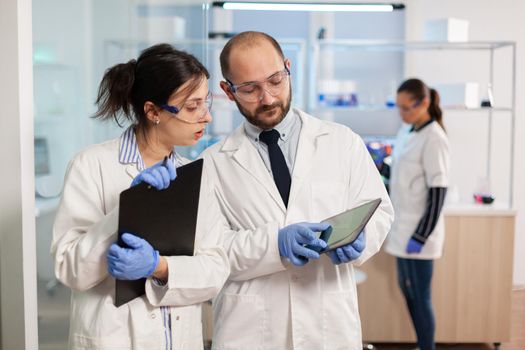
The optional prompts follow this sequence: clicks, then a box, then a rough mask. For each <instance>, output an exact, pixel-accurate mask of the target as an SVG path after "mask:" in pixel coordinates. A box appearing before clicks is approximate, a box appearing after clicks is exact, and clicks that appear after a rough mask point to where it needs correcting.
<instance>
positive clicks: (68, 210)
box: [51, 139, 229, 350]
mask: <svg viewBox="0 0 525 350" xmlns="http://www.w3.org/2000/svg"><path fill="white" fill-rule="evenodd" d="M118 152H119V139H115V140H112V141H108V142H106V143H103V144H99V145H94V146H91V147H89V148H88V149H86V150H85V151H83V152H81V153H79V154H78V155H77V156H76V157H75V158H74V159H73V160H72V161H71V163H70V165H69V168H68V171H67V174H66V180H65V186H64V191H63V195H62V199H61V202H60V206H59V209H58V213H57V217H56V220H55V225H54V230H53V242H52V247H51V253H52V254H53V256H54V259H55V274H56V277H57V278H58V279H59V280H60V281H61V282H62V283H63V284H65V285H66V286H68V287H70V288H71V289H72V297H71V318H70V334H69V348H71V349H90V350H92V349H108V350H109V349H111V350H114V349H147V350H154V349H155V350H157V349H159V350H161V349H162V350H165V333H164V325H163V318H162V316H161V312H160V308H159V306H175V307H172V308H171V320H172V323H171V324H172V339H173V349H188V350H193V349H202V347H203V344H202V327H201V306H200V303H201V302H203V301H205V300H208V299H210V298H212V297H214V296H215V295H216V294H217V293H218V291H219V290H220V288H221V287H222V285H223V283H224V281H225V280H226V278H227V276H228V274H229V266H228V258H227V255H226V253H225V252H224V250H223V249H222V248H220V247H219V245H218V242H219V241H220V240H219V234H220V231H218V226H217V225H216V223H217V218H218V217H219V216H220V212H219V210H218V207H217V202H216V200H215V197H214V196H213V192H212V191H210V190H209V188H210V187H209V185H208V178H207V176H206V174H203V180H202V185H201V186H202V187H201V196H200V203H199V215H198V222H197V234H196V240H195V256H194V257H188V256H174V257H168V258H167V261H168V269H169V278H168V282H167V285H166V286H158V285H157V284H155V283H153V282H152V279H151V278H149V279H148V280H147V282H146V296H143V297H141V298H137V299H134V300H133V301H131V302H129V303H127V304H125V305H122V306H121V307H119V308H116V307H115V306H114V296H115V279H114V278H113V277H111V276H110V275H109V274H108V272H107V263H106V253H107V250H108V248H109V246H110V245H111V244H112V243H113V242H115V241H116V239H117V227H118V210H119V206H118V203H119V194H120V192H121V191H123V190H125V189H127V188H129V185H130V183H131V181H132V179H133V178H134V177H135V176H136V175H137V174H138V172H139V171H138V169H137V168H136V166H135V165H132V164H121V163H119V161H118Z"/></svg>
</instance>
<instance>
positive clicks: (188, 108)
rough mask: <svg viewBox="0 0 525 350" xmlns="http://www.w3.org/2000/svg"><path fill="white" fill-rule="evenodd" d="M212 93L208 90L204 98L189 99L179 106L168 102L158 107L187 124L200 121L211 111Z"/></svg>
mask: <svg viewBox="0 0 525 350" xmlns="http://www.w3.org/2000/svg"><path fill="white" fill-rule="evenodd" d="M212 104H213V95H212V94H211V91H210V92H208V95H206V98H205V99H201V98H199V99H191V100H187V101H186V102H184V104H183V105H182V106H181V107H180V108H179V107H177V106H170V105H168V104H164V105H161V106H160V108H162V109H164V110H165V111H168V112H170V113H172V114H173V116H174V117H175V118H177V119H178V120H180V121H183V122H185V123H188V124H197V123H201V122H202V121H203V120H204V119H205V118H206V115H207V114H208V113H209V112H210V111H211V106H212Z"/></svg>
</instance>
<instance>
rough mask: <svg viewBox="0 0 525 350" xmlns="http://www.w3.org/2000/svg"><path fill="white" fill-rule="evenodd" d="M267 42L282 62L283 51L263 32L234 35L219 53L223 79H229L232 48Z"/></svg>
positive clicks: (275, 41)
mask: <svg viewBox="0 0 525 350" xmlns="http://www.w3.org/2000/svg"><path fill="white" fill-rule="evenodd" d="M264 40H266V41H268V42H269V43H270V44H271V45H272V46H273V47H274V48H275V51H277V53H278V54H279V55H280V56H281V57H282V58H283V61H284V54H283V50H282V49H281V46H280V45H279V43H278V42H277V40H275V39H274V38H273V37H272V36H270V35H268V34H266V33H263V32H255V31H246V32H242V33H239V34H237V35H235V36H234V37H233V38H231V39H230V40H228V42H227V43H226V45H225V46H224V48H223V49H222V51H221V55H220V62H221V72H222V76H223V77H224V78H225V79H229V78H228V77H229V73H230V62H229V59H230V53H231V51H232V50H233V49H234V48H237V47H238V46H240V47H253V46H256V45H259V44H260V43H261V42H262V41H264Z"/></svg>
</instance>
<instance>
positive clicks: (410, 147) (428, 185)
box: [386, 79, 449, 350]
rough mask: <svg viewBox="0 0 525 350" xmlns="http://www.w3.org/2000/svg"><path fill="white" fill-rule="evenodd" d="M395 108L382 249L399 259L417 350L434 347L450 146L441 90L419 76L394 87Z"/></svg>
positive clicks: (400, 273)
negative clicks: (435, 273)
mask: <svg viewBox="0 0 525 350" xmlns="http://www.w3.org/2000/svg"><path fill="white" fill-rule="evenodd" d="M397 106H398V108H399V113H400V115H401V119H402V120H403V122H404V123H405V124H406V125H405V126H403V127H402V128H401V130H400V132H399V134H398V138H397V141H396V143H395V144H394V150H393V155H392V165H391V175H390V197H391V199H392V204H393V205H394V210H395V215H396V217H395V220H394V223H393V224H392V229H391V231H390V233H389V235H388V240H387V244H386V251H387V252H388V253H389V254H392V255H394V256H395V257H397V273H398V283H399V287H400V289H401V291H402V293H403V295H404V297H405V300H406V304H407V307H408V311H409V313H410V316H411V319H412V323H413V325H414V328H415V331H416V335H417V342H418V346H419V349H420V350H434V349H435V344H434V333H435V322H434V311H433V308H432V299H431V280H432V270H433V260H434V259H438V258H440V257H441V255H442V250H443V241H444V238H445V232H444V223H443V217H442V216H443V215H442V212H441V209H442V207H443V203H444V201H445V195H446V193H447V186H448V179H449V145H448V139H447V136H446V133H445V128H444V126H443V117H442V111H441V108H440V107H439V94H438V92H437V91H436V90H434V89H431V88H429V87H427V85H426V84H425V83H424V82H422V81H421V80H419V79H409V80H406V81H405V82H403V83H402V84H401V86H400V87H399V88H398V90H397Z"/></svg>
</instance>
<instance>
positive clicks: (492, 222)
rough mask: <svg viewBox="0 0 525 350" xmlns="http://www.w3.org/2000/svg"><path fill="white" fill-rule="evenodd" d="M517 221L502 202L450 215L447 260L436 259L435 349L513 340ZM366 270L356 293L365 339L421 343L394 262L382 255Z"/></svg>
mask: <svg viewBox="0 0 525 350" xmlns="http://www.w3.org/2000/svg"><path fill="white" fill-rule="evenodd" d="M515 215H516V211H515V210H512V209H508V207H506V206H505V205H503V204H498V203H493V204H491V205H481V204H467V205H460V204H454V205H446V207H445V208H444V220H445V235H446V236H445V244H444V250H443V257H442V258H440V259H437V260H435V264H434V276H433V280H432V301H433V305H434V310H435V317H436V342H438V343H495V344H498V343H502V342H505V341H508V340H509V339H510V321H511V293H512V268H513V255H514V227H515V226H514V223H515ZM360 269H362V270H363V271H364V272H365V273H366V275H367V279H366V281H365V282H364V283H362V284H360V285H359V287H358V294H359V309H360V314H361V321H362V328H363V339H364V340H365V341H368V342H372V343H380V342H385V343H392V342H415V333H414V331H413V327H412V324H411V321H410V318H409V314H408V311H407V308H406V305H405V301H404V299H403V297H402V294H401V292H400V290H399V287H398V285H397V275H396V260H395V258H394V257H393V256H391V255H389V254H387V253H385V252H384V251H381V252H380V253H378V254H377V255H375V256H374V257H372V258H371V259H370V260H369V261H367V262H366V263H365V264H363V265H362V266H361V267H360Z"/></svg>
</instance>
